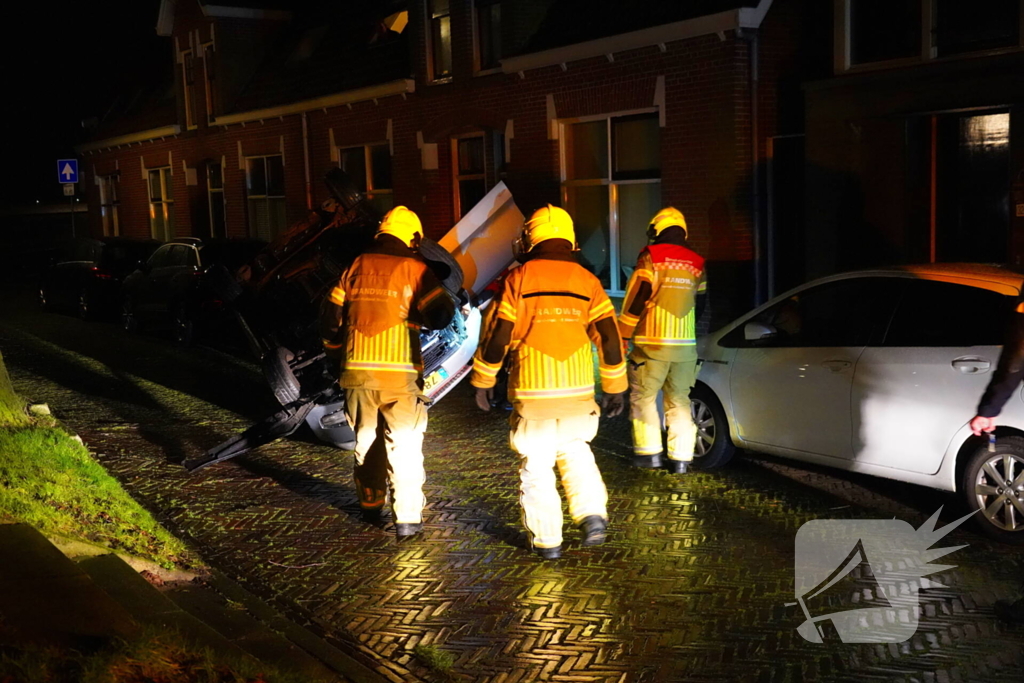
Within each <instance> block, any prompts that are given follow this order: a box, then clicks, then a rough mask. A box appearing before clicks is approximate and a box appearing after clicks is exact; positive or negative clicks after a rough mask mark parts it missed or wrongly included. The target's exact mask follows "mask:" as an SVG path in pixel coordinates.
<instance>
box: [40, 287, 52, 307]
mask: <svg viewBox="0 0 1024 683" xmlns="http://www.w3.org/2000/svg"><path fill="white" fill-rule="evenodd" d="M39 309H40V310H42V311H48V310H50V297H49V295H48V294H47V292H46V287H40V288H39Z"/></svg>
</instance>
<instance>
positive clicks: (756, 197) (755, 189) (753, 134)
mask: <svg viewBox="0 0 1024 683" xmlns="http://www.w3.org/2000/svg"><path fill="white" fill-rule="evenodd" d="M742 31H743V32H742V34H741V37H742V38H744V39H745V40H747V41H748V43H749V50H748V53H747V55H748V57H749V59H750V162H751V164H750V209H751V211H750V218H751V230H752V231H753V233H754V305H755V306H756V305H760V304H762V303H764V301H765V296H764V284H763V282H762V281H763V280H764V269H765V264H764V245H763V241H764V240H763V237H762V235H761V168H760V165H761V160H760V149H759V145H758V141H759V139H760V135H761V133H760V126H758V120H757V119H758V109H757V95H758V90H759V83H760V79H761V73H760V65H759V56H760V55H759V52H760V41H759V40H758V31H757V29H742Z"/></svg>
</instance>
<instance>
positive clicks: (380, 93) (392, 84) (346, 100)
mask: <svg viewBox="0 0 1024 683" xmlns="http://www.w3.org/2000/svg"><path fill="white" fill-rule="evenodd" d="M412 92H416V81H414V80H413V79H411V78H400V79H398V80H394V81H388V82H387V83H379V84H377V85H370V86H367V87H365V88H357V89H355V90H346V91H344V92H339V93H334V94H333V95H324V96H323V97H315V98H313V99H310V100H302V101H300V102H292V103H290V104H283V105H280V106H277V107H267V108H266V109H254V110H252V111H245V112H239V113H236V114H225V115H223V116H218V117H216V118H214V119H213V121H212V122H211V125H213V126H227V125H231V124H233V123H248V122H250V121H260V120H262V119H276V118H278V117H281V116H289V115H291V114H302V113H303V112H308V111H313V110H315V109H327V108H330V107H340V106H343V105H346V104H354V103H356V102H365V101H367V100H376V99H378V98H381V97H390V96H391V95H404V94H406V93H412Z"/></svg>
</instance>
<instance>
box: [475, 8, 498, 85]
mask: <svg viewBox="0 0 1024 683" xmlns="http://www.w3.org/2000/svg"><path fill="white" fill-rule="evenodd" d="M474 22H475V29H476V60H477V64H476V70H477V71H488V70H490V69H497V68H498V67H499V66H500V64H499V60H500V59H501V56H502V55H501V2H500V1H499V0H476V4H475V5H474Z"/></svg>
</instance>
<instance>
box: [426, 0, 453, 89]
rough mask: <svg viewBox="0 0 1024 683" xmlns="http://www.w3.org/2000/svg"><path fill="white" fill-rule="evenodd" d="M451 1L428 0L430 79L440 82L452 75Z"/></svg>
mask: <svg viewBox="0 0 1024 683" xmlns="http://www.w3.org/2000/svg"><path fill="white" fill-rule="evenodd" d="M449 2H450V0H427V54H428V60H427V61H428V62H429V65H428V66H429V76H428V77H429V78H430V80H432V81H440V80H444V79H447V78H451V75H452V16H451V9H450V5H449Z"/></svg>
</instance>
